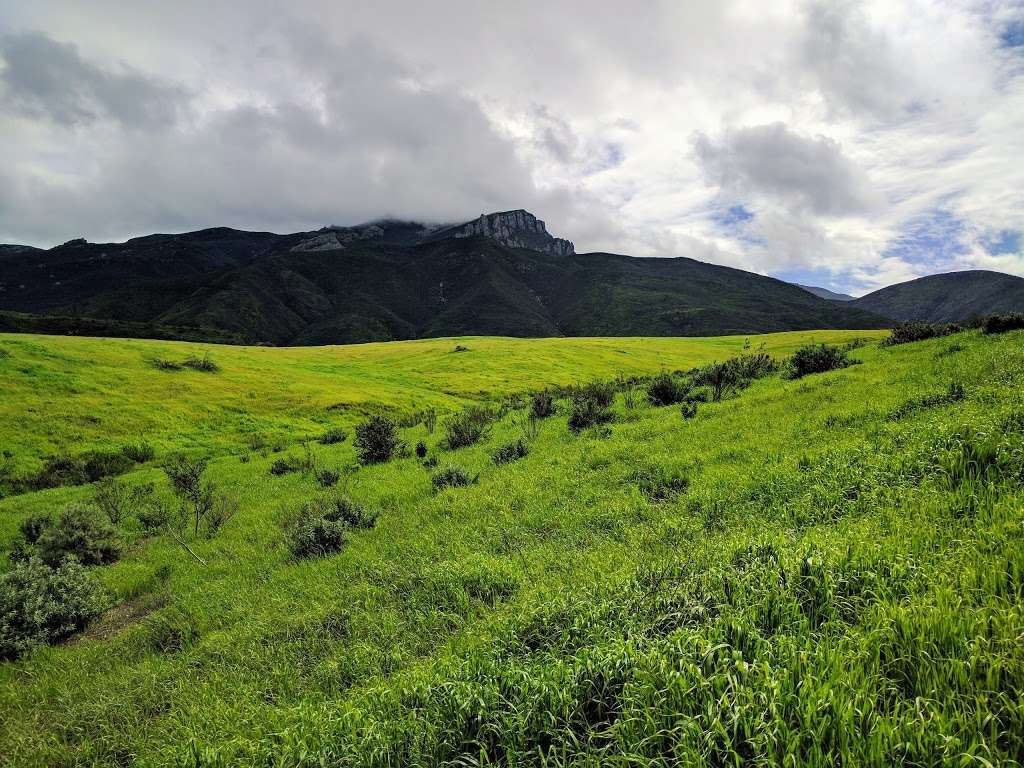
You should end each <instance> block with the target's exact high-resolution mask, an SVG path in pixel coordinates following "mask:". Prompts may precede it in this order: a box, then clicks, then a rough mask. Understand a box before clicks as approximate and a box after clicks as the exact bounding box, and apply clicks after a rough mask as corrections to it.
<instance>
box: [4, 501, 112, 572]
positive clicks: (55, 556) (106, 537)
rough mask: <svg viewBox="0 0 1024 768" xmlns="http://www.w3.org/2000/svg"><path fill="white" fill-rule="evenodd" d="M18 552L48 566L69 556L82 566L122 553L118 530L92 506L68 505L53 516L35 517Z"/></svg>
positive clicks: (57, 564) (107, 559) (94, 563)
mask: <svg viewBox="0 0 1024 768" xmlns="http://www.w3.org/2000/svg"><path fill="white" fill-rule="evenodd" d="M34 522H35V525H33V526H32V528H31V531H26V530H24V529H23V531H22V533H28V534H29V535H28V536H27V537H26V538H25V540H24V542H23V546H22V549H21V551H22V552H23V553H26V554H28V555H29V556H30V557H38V558H39V559H40V560H42V561H43V562H44V563H45V564H46V565H48V566H50V567H51V568H56V567H58V566H59V565H60V564H61V563H63V562H64V560H65V559H67V558H68V557H74V558H75V559H76V560H77V561H78V562H80V563H82V565H103V564H105V563H112V562H114V561H115V560H116V559H117V558H118V557H119V556H120V554H121V542H120V539H119V537H118V534H117V530H116V529H115V528H114V526H113V525H112V524H111V523H110V521H109V520H108V519H107V518H106V517H105V516H104V515H103V513H102V512H100V511H99V510H98V509H96V508H95V507H91V506H88V505H85V504H71V505H69V506H67V507H66V508H65V509H63V510H62V511H61V512H60V513H59V514H58V515H57V516H56V518H55V519H50V518H43V519H40V518H36V520H35V521H34Z"/></svg>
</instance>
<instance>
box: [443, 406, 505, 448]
mask: <svg viewBox="0 0 1024 768" xmlns="http://www.w3.org/2000/svg"><path fill="white" fill-rule="evenodd" d="M493 418H494V416H493V414H492V413H491V412H490V410H488V409H487V408H480V407H473V408H467V409H466V410H464V411H463V412H462V413H458V414H455V415H454V416H452V417H451V418H450V419H449V420H448V421H447V423H446V424H445V431H446V432H447V437H446V438H445V442H446V443H447V445H448V447H449V448H451V449H453V450H454V449H456V448H465V447H466V446H468V445H473V444H474V443H477V442H479V441H480V440H481V439H482V438H483V436H484V435H486V434H487V430H488V428H489V427H490V424H491V420H492V419H493Z"/></svg>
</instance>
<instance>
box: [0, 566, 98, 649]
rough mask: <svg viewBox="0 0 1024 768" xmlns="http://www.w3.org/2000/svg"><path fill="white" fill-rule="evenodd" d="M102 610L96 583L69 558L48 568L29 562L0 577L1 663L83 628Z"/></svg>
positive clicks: (83, 569) (93, 578)
mask: <svg viewBox="0 0 1024 768" xmlns="http://www.w3.org/2000/svg"><path fill="white" fill-rule="evenodd" d="M105 605H106V597H105V595H104V592H103V588H102V587H101V586H100V584H99V582H98V581H97V579H96V578H95V577H94V576H93V575H92V574H90V573H89V572H88V571H86V570H85V568H83V567H82V566H81V565H80V564H79V563H77V562H75V561H74V560H73V559H68V560H66V561H64V562H62V563H60V564H58V565H57V567H55V568H51V567H50V566H48V565H46V564H45V563H44V562H42V561H41V560H38V559H36V558H31V559H29V560H25V561H21V562H17V563H15V564H14V567H13V568H12V569H11V570H10V571H8V572H7V573H5V574H3V575H2V576H0V659H15V658H17V657H18V656H21V655H22V654H23V653H25V652H27V651H29V650H31V649H32V648H33V647H35V646H37V645H44V644H46V643H53V642H56V641H58V640H61V639H63V638H65V637H68V636H69V635H72V634H74V633H75V632H77V631H78V630H80V629H82V628H83V627H84V626H85V625H86V624H88V623H89V621H91V620H92V619H93V618H95V617H96V616H98V615H99V614H100V613H101V612H102V611H103V609H104V607H105Z"/></svg>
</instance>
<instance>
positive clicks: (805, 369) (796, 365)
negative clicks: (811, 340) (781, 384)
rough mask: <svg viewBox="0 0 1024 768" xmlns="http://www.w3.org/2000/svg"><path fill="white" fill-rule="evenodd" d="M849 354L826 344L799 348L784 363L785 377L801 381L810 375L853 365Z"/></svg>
mask: <svg viewBox="0 0 1024 768" xmlns="http://www.w3.org/2000/svg"><path fill="white" fill-rule="evenodd" d="M853 363H854V361H853V360H851V359H850V355H849V352H847V350H846V349H844V348H842V347H832V346H829V345H828V344H808V345H807V346H805V347H801V348H800V349H798V350H797V351H796V352H794V353H793V356H792V357H791V358H789V360H788V361H787V363H786V375H787V376H788V377H789V378H791V379H801V378H803V377H804V376H809V375H810V374H812V373H825V372H826V371H835V370H838V369H840V368H846V367H848V366H850V365H853Z"/></svg>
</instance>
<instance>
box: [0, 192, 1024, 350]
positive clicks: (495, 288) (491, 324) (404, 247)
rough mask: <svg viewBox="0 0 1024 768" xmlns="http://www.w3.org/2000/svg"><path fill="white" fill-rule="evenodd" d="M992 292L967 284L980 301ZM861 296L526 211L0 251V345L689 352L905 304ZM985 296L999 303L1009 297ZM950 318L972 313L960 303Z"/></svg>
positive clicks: (862, 319) (858, 321) (857, 319)
mask: <svg viewBox="0 0 1024 768" xmlns="http://www.w3.org/2000/svg"><path fill="white" fill-rule="evenodd" d="M958 274H960V273H958ZM964 274H966V273H964ZM981 274H984V275H997V276H998V277H999V278H1000V279H1003V278H1007V279H1009V280H1010V281H1011V283H1010V284H1012V281H1013V280H1019V278H1010V277H1009V276H1007V275H998V273H981ZM926 280H927V278H926ZM953 280H954V282H955V280H956V278H953ZM914 282H920V281H914ZM989 282H991V280H986V279H984V278H981V279H979V280H978V281H977V283H978V284H977V285H976V286H975V285H974V283H972V286H974V289H975V290H976V291H977V292H979V295H982V294H984V291H985V290H987V289H986V287H985V286H987V285H988V283H989ZM1020 282H1021V283H1022V284H1024V280H1022V281H1020ZM897 287H898V286H897ZM891 290H892V289H884V291H891ZM949 290H951V291H954V292H957V293H962V291H960V289H959V288H954V287H953V286H952V285H951V286H949ZM936 291H939V292H941V286H940V287H939V288H936ZM933 292H934V291H933ZM877 293H879V294H881V293H883V292H882V291H880V292H877ZM875 295H876V294H870V295H869V296H866V297H862V298H860V299H856V300H851V301H834V300H826V299H824V298H821V297H820V296H818V295H814V293H811V292H809V291H808V290H806V289H804V288H802V287H799V286H796V285H792V284H789V283H786V282H783V281H781V280H776V279H774V278H770V277H764V276H761V275H757V274H753V273H750V272H745V271H742V270H738V269H732V268H729V267H722V266H716V265H712V264H706V263H703V262H700V261H695V260H693V259H688V258H670V259H653V258H634V257H630V256H623V255H618V254H611V253H586V254H577V253H576V252H575V248H574V246H573V243H571V242H570V241H568V240H565V239H562V238H557V237H554V236H552V235H551V234H550V233H548V231H547V228H546V225H545V223H544V222H543V221H541V220H540V219H537V218H536V217H535V216H533V215H532V214H530V213H529V212H527V211H524V210H514V211H504V212H499V213H492V214H482V215H481V216H480V217H479V218H477V219H473V220H471V221H467V222H465V223H462V224H455V225H445V226H439V225H426V224H422V223H418V222H410V221H397V220H382V221H376V222H371V223H367V224H363V225H360V226H355V227H325V228H323V229H321V230H318V231H315V232H301V233H295V234H288V235H279V234H274V233H270V232H244V231H239V230H234V229H227V228H215V229H206V230H201V231H198V232H188V233H184V234H176V235H169V234H155V235H148V236H145V237H139V238H134V239H132V240H128V241H127V242H124V243H107V244H94V243H88V242H86V241H84V240H81V239H78V240H72V241H69V242H67V243H64V244H63V245H60V246H57V247H55V248H50V249H47V250H43V249H38V248H32V247H29V246H17V245H3V246H0V330H35V331H40V332H51V333H52V332H58V333H82V334H90V335H124V336H152V337H158V338H186V339H187V338H193V339H197V340H204V341H211V340H220V341H227V342H234V343H266V344H278V345H285V344H288V345H302V344H331V343H351V342H364V341H380V340H392V339H410V338H423V337H436V336H458V335H482V334H487V335H507V336H633V335H635V336H676V335H679V336H699V335H719V334H745V333H763V332H769V331H780V330H802V329H812V328H879V327H885V326H886V325H889V324H891V320H890V318H897V319H902V317H901V315H900V313H902V307H910V306H911V304H912V301H911V299H910V298H908V297H906V296H897V298H896V300H895V301H894V302H889V303H877V304H873V303H872V302H871V301H869V299H871V297H872V296H875ZM985 295H987V294H985ZM999 295H1000V297H1004V298H1005V299H1006V301H1007V302H1009V304H1013V302H1015V301H1016V298H1015V297H1016V296H1017V295H1018V294H1015V293H1014V291H1013V289H1012V288H1010V287H1008V288H1007V289H1006V290H1005V291H1004V292H1002V293H1000V294H999ZM979 301H982V302H983V301H984V299H980V300H979ZM929 306H931V305H929ZM956 306H957V307H971V308H973V307H974V306H975V304H972V303H970V302H968V301H966V300H965V299H964V297H963V296H960V298H959V299H958V301H957V302H956ZM1000 306H1002V304H1000ZM1021 306H1024V301H1022V302H1021ZM947 309H949V311H953V310H954V309H955V308H954V307H953V306H952V305H950V306H949V307H947ZM923 319H924V318H923Z"/></svg>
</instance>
